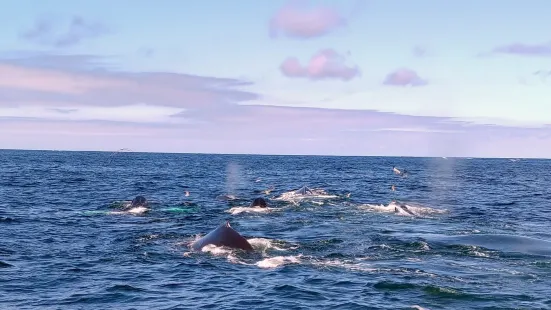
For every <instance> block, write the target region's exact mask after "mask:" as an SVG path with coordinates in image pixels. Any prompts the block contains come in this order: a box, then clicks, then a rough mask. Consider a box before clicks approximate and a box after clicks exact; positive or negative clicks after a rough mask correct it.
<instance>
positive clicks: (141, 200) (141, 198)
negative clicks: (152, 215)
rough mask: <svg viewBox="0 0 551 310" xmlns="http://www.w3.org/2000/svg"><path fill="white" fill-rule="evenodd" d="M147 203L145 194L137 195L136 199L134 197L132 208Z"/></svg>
mask: <svg viewBox="0 0 551 310" xmlns="http://www.w3.org/2000/svg"><path fill="white" fill-rule="evenodd" d="M145 205H147V199H145V197H144V196H136V197H135V198H134V199H132V204H131V206H132V208H135V207H140V206H145Z"/></svg>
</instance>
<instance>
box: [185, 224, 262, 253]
mask: <svg viewBox="0 0 551 310" xmlns="http://www.w3.org/2000/svg"><path fill="white" fill-rule="evenodd" d="M209 244H212V245H215V246H226V247H229V248H234V249H241V250H245V251H252V250H253V247H252V246H251V244H250V243H249V242H248V241H247V239H245V238H243V236H241V235H240V234H239V233H238V232H237V231H235V230H234V229H233V228H232V227H231V226H230V223H229V222H226V223H224V224H222V225H220V226H218V227H217V228H216V229H214V230H213V231H211V232H209V233H208V234H207V235H205V236H204V237H203V238H201V239H199V240H197V241H195V242H194V243H193V244H192V245H191V247H192V248H193V249H194V250H196V251H199V250H201V249H202V248H203V247H205V246H207V245H209Z"/></svg>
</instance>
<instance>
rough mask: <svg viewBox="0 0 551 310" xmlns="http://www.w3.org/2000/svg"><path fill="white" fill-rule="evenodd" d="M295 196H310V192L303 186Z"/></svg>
mask: <svg viewBox="0 0 551 310" xmlns="http://www.w3.org/2000/svg"><path fill="white" fill-rule="evenodd" d="M295 194H297V195H311V194H312V190H311V189H309V188H308V187H307V186H303V187H301V188H299V189H297V190H296V191H295Z"/></svg>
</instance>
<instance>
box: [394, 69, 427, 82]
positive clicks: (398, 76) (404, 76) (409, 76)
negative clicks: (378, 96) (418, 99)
mask: <svg viewBox="0 0 551 310" xmlns="http://www.w3.org/2000/svg"><path fill="white" fill-rule="evenodd" d="M427 83H428V82H427V80H425V79H423V78H421V77H420V76H419V75H418V74H417V72H415V71H413V70H411V69H408V68H400V69H398V70H396V71H394V72H391V73H389V74H388V75H387V76H386V78H385V80H384V81H383V84H385V85H391V86H423V85H427Z"/></svg>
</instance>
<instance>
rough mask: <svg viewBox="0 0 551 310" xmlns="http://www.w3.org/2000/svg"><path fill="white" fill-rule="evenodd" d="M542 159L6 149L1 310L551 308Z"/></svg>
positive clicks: (550, 242) (550, 220)
mask: <svg viewBox="0 0 551 310" xmlns="http://www.w3.org/2000/svg"><path fill="white" fill-rule="evenodd" d="M550 164H551V161H547V160H529V159H520V160H518V161H513V160H509V159H467V158H459V159H454V158H405V157H402V158H399V157H320V156H252V155H250V156H249V155H201V154H152V153H133V152H115V153H108V152H58V151H13V150H3V151H0V232H1V234H0V236H1V237H0V309H551V186H550V184H551V169H549V167H550ZM394 166H396V167H397V168H398V169H400V170H402V171H403V169H406V170H407V171H408V174H407V175H405V176H404V175H397V174H395V173H393V169H392V168H393V167H394ZM303 185H307V186H309V187H310V188H318V189H324V190H325V191H326V192H327V193H329V194H332V195H335V196H337V197H334V198H328V199H327V198H326V199H303V200H301V201H290V202H289V201H283V200H275V199H274V198H276V197H278V196H280V195H281V194H283V193H285V192H289V191H292V190H296V189H298V188H300V187H301V186H303ZM391 185H395V189H396V190H395V191H392V190H391ZM268 188H272V191H271V192H269V191H268V194H267V192H264V191H265V190H266V189H268ZM186 191H187V192H189V196H186V195H185V193H186ZM136 195H144V196H145V197H146V198H147V199H148V200H149V202H150V206H149V208H150V210H149V211H148V212H145V213H141V214H131V213H128V212H124V211H121V209H118V207H117V202H121V201H129V200H132V199H133V198H134V197H135V196H136ZM255 197H265V198H266V199H268V203H269V204H270V208H269V209H265V210H262V212H258V211H259V210H258V209H254V210H253V209H251V208H248V205H249V203H250V202H251V201H252V199H254V198H255ZM393 199H395V200H397V201H398V202H397V203H395V204H391V201H392V200H393ZM389 204H390V205H389ZM402 206H404V208H406V209H404V208H402ZM226 221H229V223H230V225H231V226H232V227H233V228H234V229H235V230H236V231H238V232H239V233H240V234H242V235H243V236H244V237H245V238H247V239H248V240H249V241H250V243H251V244H252V245H253V247H254V248H255V251H254V252H253V253H245V252H243V251H240V250H232V249H225V248H216V247H208V249H207V248H204V249H203V250H202V251H192V250H191V249H190V248H189V244H190V242H192V241H194V240H196V239H197V238H198V237H200V236H203V235H205V234H206V233H208V232H209V231H211V230H213V229H215V228H216V227H217V226H219V225H221V224H223V223H225V222H226Z"/></svg>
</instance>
